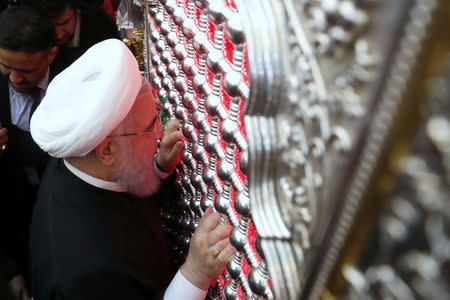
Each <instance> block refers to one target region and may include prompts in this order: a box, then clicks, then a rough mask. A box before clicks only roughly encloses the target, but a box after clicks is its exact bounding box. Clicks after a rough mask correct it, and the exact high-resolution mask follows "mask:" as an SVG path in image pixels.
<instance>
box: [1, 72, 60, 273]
mask: <svg viewBox="0 0 450 300" xmlns="http://www.w3.org/2000/svg"><path fill="white" fill-rule="evenodd" d="M51 69H52V68H51ZM52 75H53V72H52V71H50V78H51V77H52ZM0 121H1V123H2V127H6V128H7V129H8V144H7V148H6V150H5V151H4V152H3V153H2V155H1V156H0V277H2V278H3V279H6V280H9V279H11V278H12V277H14V276H16V275H18V274H21V275H24V277H25V278H27V273H28V272H27V271H28V259H27V257H28V255H27V254H28V246H27V244H28V231H29V225H30V220H31V211H32V208H33V205H34V202H35V199H36V193H37V188H38V186H37V185H35V184H32V183H30V182H29V180H28V178H27V175H26V171H25V169H26V168H32V169H34V170H37V174H38V177H39V178H40V177H42V174H43V172H44V169H45V167H46V164H47V161H48V159H49V156H48V154H47V153H45V152H44V151H42V150H41V149H40V148H39V146H38V145H37V144H36V143H35V142H34V141H33V139H32V137H31V134H30V132H27V131H23V130H21V129H20V128H18V127H17V126H15V125H13V124H12V123H11V106H10V99H9V86H8V80H7V79H6V78H5V77H4V76H2V75H0Z"/></svg>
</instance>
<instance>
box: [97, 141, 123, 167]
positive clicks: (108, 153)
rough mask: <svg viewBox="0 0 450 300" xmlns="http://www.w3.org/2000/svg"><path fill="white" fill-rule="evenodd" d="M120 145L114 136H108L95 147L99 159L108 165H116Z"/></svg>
mask: <svg viewBox="0 0 450 300" xmlns="http://www.w3.org/2000/svg"><path fill="white" fill-rule="evenodd" d="M117 154H118V145H117V142H116V141H115V140H114V139H113V138H109V137H107V138H106V139H104V140H103V141H102V142H101V143H100V145H98V146H97V148H95V155H96V156H97V159H98V160H99V161H100V162H101V163H102V164H103V165H104V166H107V167H110V166H112V165H114V163H115V162H116V161H117Z"/></svg>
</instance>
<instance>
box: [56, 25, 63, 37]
mask: <svg viewBox="0 0 450 300" xmlns="http://www.w3.org/2000/svg"><path fill="white" fill-rule="evenodd" d="M55 32H56V39H57V40H60V39H62V38H63V37H64V29H63V28H59V27H56V28H55Z"/></svg>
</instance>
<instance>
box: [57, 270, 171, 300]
mask: <svg viewBox="0 0 450 300" xmlns="http://www.w3.org/2000/svg"><path fill="white" fill-rule="evenodd" d="M163 295H164V292H159V293H155V292H152V291H148V290H145V289H144V288H143V287H142V285H140V284H139V282H138V281H137V280H136V279H134V278H133V277H131V276H130V275H128V274H125V273H123V272H118V271H96V272H92V273H90V274H87V275H85V276H83V277H82V278H81V279H80V280H78V281H77V282H76V283H75V284H74V285H73V288H72V289H71V291H70V292H69V295H68V296H67V297H65V298H64V300H102V299H105V300H123V299H133V300H149V299H150V300H162V298H163ZM55 300H56V299H55Z"/></svg>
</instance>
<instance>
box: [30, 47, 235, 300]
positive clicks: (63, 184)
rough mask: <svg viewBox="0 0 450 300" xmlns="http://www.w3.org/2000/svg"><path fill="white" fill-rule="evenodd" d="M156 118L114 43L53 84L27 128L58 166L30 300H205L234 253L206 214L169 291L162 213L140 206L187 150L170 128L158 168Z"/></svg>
mask: <svg viewBox="0 0 450 300" xmlns="http://www.w3.org/2000/svg"><path fill="white" fill-rule="evenodd" d="M157 114H158V112H157V110H156V107H155V103H154V99H153V96H152V91H151V87H150V85H149V83H148V81H147V80H145V79H144V78H142V77H141V75H140V73H139V69H138V65H137V62H136V60H135V58H134V57H133V55H132V53H131V52H130V51H129V50H128V48H127V47H126V46H125V45H124V44H123V43H122V42H121V41H119V40H115V39H110V40H106V41H103V42H101V43H98V44H96V45H94V46H93V47H91V48H90V49H89V50H88V51H87V52H86V53H85V54H84V55H83V56H81V57H80V58H79V59H78V60H77V61H75V62H74V63H73V64H72V65H71V66H70V67H69V68H67V69H66V70H64V71H63V72H62V73H61V74H60V75H58V76H57V77H56V78H55V79H54V80H53V81H52V82H51V84H50V85H49V87H48V89H47V94H46V96H45V98H44V99H43V101H42V103H41V104H40V106H39V107H38V108H37V110H36V111H35V113H34V115H33V117H32V119H31V134H32V136H33V139H34V140H35V141H36V143H37V144H38V145H39V146H40V147H41V148H42V149H43V150H44V151H47V152H48V153H49V154H50V155H51V156H54V157H56V158H57V159H53V160H52V161H51V162H50V163H49V166H48V168H47V170H46V172H45V175H44V178H43V181H42V184H41V188H40V191H39V195H38V199H37V203H36V206H35V208H34V211H33V220H32V225H31V235H30V260H31V274H32V294H33V296H34V297H35V299H37V300H41V299H108V300H111V299H152V298H158V297H159V298H162V297H163V298H164V299H204V297H205V295H206V290H207V288H208V287H209V285H210V283H211V280H214V279H215V278H216V277H217V276H218V275H219V274H220V272H221V271H222V270H223V267H224V264H225V262H226V261H227V260H228V259H229V258H230V257H231V255H232V254H233V253H234V251H235V249H234V248H233V247H232V246H231V245H230V243H229V240H228V236H229V233H230V227H229V226H222V227H217V228H216V225H217V223H218V221H219V218H220V216H219V214H218V213H217V212H212V210H211V209H208V210H207V212H206V213H205V215H204V217H203V218H202V219H201V220H200V222H199V225H198V227H197V229H196V231H195V233H194V235H193V237H192V238H191V242H190V246H189V253H188V256H187V259H186V261H185V263H184V264H183V265H182V267H181V268H180V270H178V272H177V273H176V275H175V277H174V278H173V279H172V281H171V283H170V285H169V286H168V287H167V284H168V282H169V280H170V278H168V274H169V273H170V268H169V263H168V260H167V248H166V242H165V239H164V237H163V232H162V227H161V223H160V213H159V208H158V207H156V206H155V199H151V200H149V199H148V198H146V197H147V196H150V195H153V194H154V193H155V192H156V190H157V189H158V186H159V182H160V179H163V178H165V177H167V176H168V175H169V173H170V172H171V171H172V170H173V169H174V167H175V165H176V164H177V163H178V162H179V160H180V156H181V152H182V150H183V148H184V141H183V135H182V133H181V132H180V131H178V130H177V129H178V127H179V124H178V121H175V120H173V121H170V122H169V123H168V125H167V129H166V132H165V134H164V137H163V139H162V141H161V146H160V151H159V155H158V156H157V157H156V159H154V153H155V151H156V148H157V139H158V137H159V136H158V132H159V129H160V126H161V124H160V122H159V119H158V118H157ZM157 200H159V201H160V202H161V200H162V201H166V200H170V199H157ZM211 247H213V249H214V251H211ZM166 279H169V280H166ZM166 287H167V289H166ZM164 291H165V292H164ZM163 295H164V296H163Z"/></svg>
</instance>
